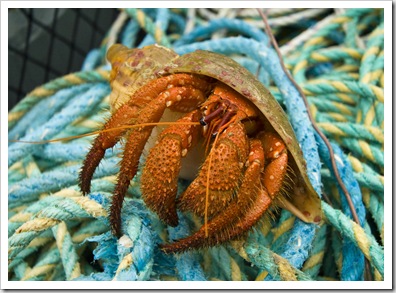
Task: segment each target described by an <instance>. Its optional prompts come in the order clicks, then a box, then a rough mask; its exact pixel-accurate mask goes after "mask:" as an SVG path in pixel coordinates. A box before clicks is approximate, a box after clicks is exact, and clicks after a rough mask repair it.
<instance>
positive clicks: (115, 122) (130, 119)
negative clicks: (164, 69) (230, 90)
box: [79, 74, 209, 194]
mask: <svg viewBox="0 0 396 293" xmlns="http://www.w3.org/2000/svg"><path fill="white" fill-rule="evenodd" d="M173 86H174V87H182V86H193V87H195V88H197V89H198V90H200V91H202V92H205V91H207V90H208V89H209V88H208V83H207V82H206V81H204V80H203V79H201V78H199V77H197V76H194V75H190V74H174V75H169V76H166V77H162V78H159V79H157V80H154V81H152V82H150V83H148V84H147V85H145V86H143V87H142V88H140V89H139V90H137V91H136V92H135V94H134V95H133V97H131V99H130V100H129V102H128V103H126V104H124V105H122V106H121V107H120V108H119V109H118V110H117V111H116V112H115V113H114V114H113V115H112V116H111V118H110V119H109V120H108V121H107V123H106V124H105V125H104V126H103V130H110V129H113V128H117V127H120V126H125V125H132V124H136V123H137V117H138V115H139V114H140V113H142V112H143V113H144V111H145V105H147V104H149V103H150V102H151V101H153V100H155V99H156V98H157V97H158V95H160V93H161V92H166V90H167V88H170V87H173ZM168 93H169V92H168ZM175 98H177V95H176V97H175ZM192 100H193V99H187V101H183V102H184V103H179V104H180V105H184V104H186V105H184V106H183V107H187V106H189V103H191V102H192V103H196V101H192ZM176 101H177V100H176ZM169 102H170V103H172V101H171V100H169ZM143 105H144V106H143ZM142 109H143V110H142ZM186 112H188V111H186ZM146 122H153V121H146ZM126 131H127V130H125V129H115V130H112V131H109V132H101V133H100V134H99V135H98V136H97V137H96V139H95V141H94V143H93V145H92V147H91V149H90V151H89V152H88V154H87V156H86V158H85V160H84V163H83V166H82V169H81V172H80V177H79V185H80V188H81V191H82V193H83V194H87V193H89V192H90V188H91V180H92V176H93V174H94V172H95V170H96V168H97V167H98V165H99V163H100V161H101V160H102V158H103V157H104V154H105V151H106V149H108V148H111V147H113V146H114V145H115V144H116V143H117V142H118V141H119V140H120V138H121V137H122V135H123V134H124V133H126Z"/></svg>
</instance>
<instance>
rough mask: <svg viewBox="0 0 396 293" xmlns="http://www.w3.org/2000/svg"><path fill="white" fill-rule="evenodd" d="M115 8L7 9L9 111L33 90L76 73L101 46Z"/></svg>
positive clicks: (112, 20)
mask: <svg viewBox="0 0 396 293" xmlns="http://www.w3.org/2000/svg"><path fill="white" fill-rule="evenodd" d="M117 15H118V10H116V9H99V8H83V9H70V8H68V9H65V8H62V9H59V8H35V9H32V8H20V9H9V10H8V75H9V81H8V110H10V109H11V108H12V107H13V106H14V105H15V104H16V103H17V102H18V101H19V100H21V99H22V98H23V97H24V96H25V95H26V94H27V93H28V92H30V91H31V90H33V89H34V88H35V87H37V86H39V85H41V84H43V83H45V82H47V81H49V80H51V79H53V78H56V77H59V76H62V75H65V74H67V73H70V72H73V71H78V70H79V69H80V68H81V65H82V62H83V61H84V59H85V56H86V55H87V53H88V52H89V51H90V50H91V49H93V48H96V47H98V46H99V45H100V43H101V41H102V40H103V38H104V37H105V35H106V33H107V31H108V29H109V28H110V26H111V24H112V23H113V22H114V20H115V18H116V17H117Z"/></svg>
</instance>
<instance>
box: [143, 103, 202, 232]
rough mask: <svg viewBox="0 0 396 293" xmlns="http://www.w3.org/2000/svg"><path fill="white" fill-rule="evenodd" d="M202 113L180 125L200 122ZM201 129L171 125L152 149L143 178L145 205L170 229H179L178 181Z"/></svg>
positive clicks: (180, 120) (193, 113)
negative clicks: (183, 164)
mask: <svg viewBox="0 0 396 293" xmlns="http://www.w3.org/2000/svg"><path fill="white" fill-rule="evenodd" d="M199 118H200V112H199V111H198V110H194V111H192V112H190V113H188V114H187V115H185V116H184V117H183V118H181V119H179V120H178V122H198V121H199ZM200 130H201V128H200V127H199V125H191V124H181V125H172V126H170V127H168V128H167V129H165V130H164V131H163V132H162V133H161V134H160V136H159V138H158V140H157V142H156V145H155V146H154V147H153V148H151V150H150V152H149V154H148V156H147V159H146V162H145V165H144V168H143V171H142V177H141V190H142V196H143V199H144V202H145V203H146V205H147V206H148V207H149V208H150V209H151V210H153V211H154V212H156V213H157V214H158V216H159V218H160V219H161V220H162V221H164V222H165V223H167V224H168V225H170V226H177V225H178V217H177V213H176V195H177V181H178V175H179V172H180V169H181V158H182V157H184V156H186V154H187V152H188V151H189V150H190V149H191V148H192V147H194V145H195V144H196V143H197V141H198V137H199V135H200Z"/></svg>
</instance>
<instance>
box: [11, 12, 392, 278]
mask: <svg viewBox="0 0 396 293" xmlns="http://www.w3.org/2000/svg"><path fill="white" fill-rule="evenodd" d="M121 13H122V14H123V15H122V16H121V15H120V18H119V21H118V23H117V24H114V26H113V29H112V30H110V32H109V34H108V36H107V37H106V38H105V39H104V41H103V42H102V45H101V48H98V49H93V50H92V51H91V52H90V53H89V54H88V56H87V58H86V60H85V62H84V65H83V67H82V68H83V70H82V71H81V72H77V73H72V74H69V75H66V76H64V77H60V78H58V79H55V80H54V81H51V82H49V83H47V84H45V85H43V86H40V87H38V88H37V89H35V90H33V91H32V92H31V93H29V94H28V95H27V97H25V99H23V100H22V101H21V102H20V103H19V104H18V105H17V106H15V107H14V108H13V109H12V110H11V111H10V112H9V117H8V119H9V126H8V128H9V139H20V140H27V141H40V140H46V139H53V138H59V137H66V136H71V135H77V134H82V133H86V132H90V131H94V130H97V129H98V127H100V126H99V125H100V124H102V123H103V122H104V121H105V119H106V117H108V114H106V112H105V110H108V109H109V106H108V94H109V92H110V88H109V86H108V84H107V82H108V70H107V69H109V67H108V65H105V64H104V62H105V58H104V56H105V52H106V48H107V47H108V46H109V45H111V44H112V43H113V42H114V41H115V40H117V42H121V43H123V44H125V45H127V46H129V47H141V46H143V45H147V44H150V43H154V42H157V43H159V44H162V45H165V46H167V47H172V48H173V49H174V50H175V51H176V52H177V53H179V54H184V53H187V52H191V51H194V50H196V49H205V50H211V51H216V52H219V53H222V54H226V55H230V56H232V57H233V58H235V60H237V61H238V62H239V63H240V64H242V65H243V66H245V67H246V68H248V69H249V70H250V71H251V72H252V73H253V74H258V78H259V80H260V81H262V82H263V83H264V84H265V85H267V86H268V87H269V88H270V90H271V92H272V93H273V94H274V96H275V98H276V99H277V100H278V102H280V103H281V105H283V106H285V108H286V111H287V113H288V116H289V118H290V121H291V124H292V126H293V128H294V129H295V131H296V135H297V138H298V140H299V142H300V144H301V147H302V150H303V152H304V156H305V159H306V161H307V168H308V170H309V172H308V175H309V178H310V180H311V182H312V184H313V186H314V188H315V189H316V191H317V192H318V193H319V194H321V193H322V192H323V193H325V194H326V195H327V197H329V198H330V199H331V202H332V205H333V206H330V205H329V204H327V203H326V202H324V201H322V207H323V211H324V215H325V222H324V224H323V225H322V226H320V227H316V226H314V225H308V224H305V223H303V222H301V221H300V220H298V219H296V218H295V217H294V216H293V215H291V214H290V213H289V212H287V211H282V212H281V213H280V215H279V217H275V216H274V217H273V218H268V219H266V220H264V221H263V223H262V225H261V226H258V227H256V228H255V229H254V230H253V231H252V232H251V233H249V234H248V236H247V238H246V239H244V240H239V241H233V242H231V243H230V244H227V245H224V246H220V247H215V248H211V249H207V250H204V251H198V252H191V253H186V254H183V255H180V256H176V257H174V256H171V255H164V254H163V253H161V251H159V249H158V244H159V243H161V242H164V241H166V242H167V241H170V240H172V239H178V238H181V237H185V236H187V235H190V234H191V231H193V229H195V228H197V226H199V225H200V224H199V223H197V222H196V221H195V220H194V218H190V217H187V216H184V215H181V214H180V225H179V226H178V227H176V228H166V227H164V225H163V224H162V223H161V222H160V221H159V220H158V218H157V217H156V215H154V214H153V213H151V212H150V211H149V210H148V209H147V208H146V206H145V204H144V202H143V201H141V200H140V198H141V194H140V188H139V177H140V173H138V175H137V176H136V178H135V179H134V180H133V181H132V182H131V186H130V187H129V189H128V193H129V194H130V195H131V197H132V198H126V199H125V202H124V207H123V211H122V221H123V225H122V227H123V232H124V236H122V237H121V238H120V239H116V238H115V237H114V236H112V235H111V233H110V232H109V223H108V220H107V214H108V212H107V211H108V209H109V205H110V199H111V194H112V191H113V188H114V183H115V181H116V174H117V172H118V169H119V168H118V162H119V155H120V151H121V148H120V146H119V145H116V147H115V148H114V149H113V150H108V151H107V152H106V156H105V160H103V162H102V163H101V165H100V167H99V168H98V170H97V172H95V174H94V180H93V181H92V192H91V193H90V194H89V195H88V196H87V197H83V196H82V195H81V193H80V191H79V188H78V186H77V178H78V172H79V169H80V167H81V161H82V160H83V159H84V156H85V153H86V151H87V149H88V148H89V144H90V142H91V141H92V138H90V137H86V138H81V139H78V140H75V141H73V142H71V143H53V144H47V145H35V144H23V143H12V144H10V146H9V156H8V158H9V162H8V164H9V197H8V203H9V225H8V235H9V243H8V245H9V253H8V255H9V264H8V270H9V275H10V276H11V278H10V279H12V280H90V281H93V280H108V281H110V280H124V281H125V280H201V281H202V280H236V281H240V280H265V281H268V280H287V281H288V280H363V272H364V269H365V268H364V261H363V260H364V258H366V259H367V260H368V262H369V264H370V267H371V272H372V275H373V277H374V280H383V279H384V249H383V247H382V246H381V245H383V244H384V237H385V235H384V206H385V204H384V174H383V168H384V154H383V148H384V141H385V139H384V100H385V97H384V89H383V88H384V70H383V68H384V35H383V32H384V26H383V12H382V11H381V10H380V9H343V10H337V11H333V10H331V9H279V10H278V9H270V10H269V14H268V15H269V17H270V19H269V22H270V24H271V25H272V26H273V29H274V33H275V36H276V37H278V36H279V38H281V40H280V41H281V43H282V44H283V46H282V47H281V52H282V53H283V55H284V61H285V63H286V67H287V68H288V70H289V71H290V72H292V74H293V77H294V78H295V80H296V81H297V82H298V83H299V84H300V86H301V87H302V89H303V91H304V94H305V95H307V97H308V101H309V103H310V109H311V111H312V112H313V117H314V119H315V120H316V121H317V122H318V126H319V127H320V129H321V130H322V131H323V132H324V133H325V134H326V136H327V137H328V138H329V139H330V140H331V142H332V145H333V147H334V149H335V153H336V161H337V166H338V169H339V172H340V173H341V176H342V179H343V180H344V184H346V186H347V187H348V191H349V192H350V193H351V196H352V201H353V203H354V205H355V208H356V209H357V213H358V215H359V219H360V222H361V223H362V225H363V228H362V227H360V226H359V225H357V224H356V223H354V222H353V221H352V220H351V213H350V210H349V207H348V206H347V205H346V201H345V198H344V196H343V194H342V192H341V191H340V190H338V188H337V185H335V179H334V175H333V170H332V168H331V166H330V164H329V158H328V153H327V150H326V149H325V148H324V145H323V143H322V141H321V140H320V138H319V137H318V136H317V135H316V134H315V132H314V130H313V128H312V126H311V122H310V121H309V119H308V117H307V115H306V109H305V105H304V104H303V103H302V100H301V97H300V95H299V94H298V92H297V90H296V89H295V87H294V86H293V84H291V83H290V82H289V80H288V79H287V77H286V75H285V73H284V72H283V70H282V68H281V67H280V60H279V59H278V57H277V55H276V54H275V52H274V50H273V49H271V48H270V47H269V46H268V38H267V36H266V35H265V34H264V33H263V32H262V30H260V29H259V28H260V27H261V20H259V18H258V14H257V13H254V14H253V15H252V11H251V10H244V9H241V10H239V11H235V10H231V9H217V10H216V9H213V10H208V9H203V8H202V9H125V10H122V11H121ZM125 15H128V16H129V17H130V19H127V18H126V17H125ZM286 25H287V27H288V29H290V27H294V28H295V29H296V33H295V34H289V33H288V34H283V33H282V32H283V29H284V27H285V26H286ZM140 30H143V31H145V32H146V36H145V37H144V38H143V40H142V41H141V43H137V34H138V32H139V31H140ZM236 35H237V36H236ZM285 35H286V36H285ZM99 68H100V69H99ZM43 107H45V108H46V109H47V108H48V111H47V112H46V113H42V112H43V111H42V110H41V109H43ZM345 153H347V154H348V156H346V155H345ZM321 161H322V162H324V163H325V164H324V165H322V163H321ZM185 187H186V184H185V182H183V184H180V188H179V191H180V192H181V191H182V190H183V189H184V188H185ZM368 222H370V224H372V225H368ZM370 228H371V229H372V230H373V231H370ZM379 242H381V244H379ZM87 254H91V255H92V258H93V260H94V261H93V262H92V261H88V260H87V259H85V258H86V255H87Z"/></svg>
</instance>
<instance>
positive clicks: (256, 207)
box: [161, 139, 271, 253]
mask: <svg viewBox="0 0 396 293" xmlns="http://www.w3.org/2000/svg"><path fill="white" fill-rule="evenodd" d="M250 145H251V149H250V154H249V157H248V167H247V169H246V171H245V175H244V178H243V182H242V184H241V186H240V189H239V190H240V191H239V194H238V199H237V200H235V201H233V202H231V203H230V204H229V205H228V206H227V207H226V208H225V209H224V210H223V212H222V213H220V214H218V215H216V216H215V217H213V218H212V219H211V220H210V221H209V222H208V223H207V224H206V225H203V226H202V227H201V228H200V229H199V230H198V231H197V232H196V233H195V234H193V235H191V236H189V237H187V238H183V239H180V240H177V241H176V242H174V243H170V244H164V245H161V249H162V250H163V251H164V252H165V253H178V252H183V251H186V250H190V249H197V248H203V247H210V246H214V245H219V244H222V243H224V242H226V241H229V240H232V239H235V238H237V237H238V236H239V235H240V234H244V233H245V232H247V231H248V230H250V228H251V227H252V226H253V225H255V224H256V223H257V222H258V221H259V219H260V218H261V216H262V215H263V214H264V212H265V211H266V210H267V209H268V207H269V205H270V204H271V197H269V195H268V194H267V192H266V190H265V189H264V188H263V187H262V186H261V182H260V181H261V180H260V179H261V176H260V174H261V172H262V171H263V167H264V152H263V148H262V145H261V142H260V141H259V140H257V139H253V140H252V141H251V144H250ZM206 229H207V230H208V232H209V233H208V237H206V234H205V230H206Z"/></svg>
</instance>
